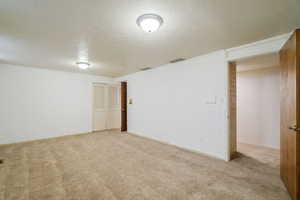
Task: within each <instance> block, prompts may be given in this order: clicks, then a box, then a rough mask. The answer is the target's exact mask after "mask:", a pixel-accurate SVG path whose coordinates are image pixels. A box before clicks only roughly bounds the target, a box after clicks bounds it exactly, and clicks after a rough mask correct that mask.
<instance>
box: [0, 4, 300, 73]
mask: <svg viewBox="0 0 300 200" xmlns="http://www.w3.org/2000/svg"><path fill="white" fill-rule="evenodd" d="M144 13H157V14H159V15H161V16H162V17H163V18H164V24H163V26H162V27H161V29H160V30H159V31H158V32H155V33H152V34H147V33H144V32H143V31H141V30H140V29H139V27H137V25H136V23H135V22H136V18H137V17H138V16H139V15H141V14H144ZM297 27H300V0H248V1H246V0H226V1H222V0H221V1H220V0H24V1H20V0H1V1H0V62H4V63H11V64H20V65H25V66H34V67H40V68H50V69H58V70H65V71H75V72H83V73H91V74H96V75H106V76H113V77H116V76H120V75H124V74H128V73H132V72H135V71H138V70H139V69H140V68H145V67H156V66H159V65H162V64H165V63H168V62H169V61H170V60H173V59H175V58H179V57H184V58H190V57H194V56H198V55H201V54H204V53H208V52H211V51H214V50H218V49H223V48H230V47H234V46H239V45H242V44H246V43H249V42H254V41H257V40H261V39H265V38H268V37H272V36H275V35H279V34H283V33H287V32H290V31H292V30H293V29H295V28H297ZM79 58H88V59H89V61H90V62H91V64H92V67H91V68H90V69H89V70H87V71H81V70H79V69H77V67H76V66H75V62H76V61H77V60H78V59H79Z"/></svg>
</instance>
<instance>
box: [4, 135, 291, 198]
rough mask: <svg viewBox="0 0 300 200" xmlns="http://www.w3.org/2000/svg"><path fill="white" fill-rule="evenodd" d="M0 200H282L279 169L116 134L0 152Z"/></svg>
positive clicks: (246, 159)
mask: <svg viewBox="0 0 300 200" xmlns="http://www.w3.org/2000/svg"><path fill="white" fill-rule="evenodd" d="M0 157H2V158H3V159H4V163H3V164H0V199H1V200H13V199H14V200H50V199H51V200H52V199H53V200H54V199H55V200H60V199H67V200H71V199H72V200H75V199H76V200H89V199H93V200H102V199H108V200H111V199H112V200H113V199H124V200H125V199H126V200H143V199H151V200H160V199H169V200H196V199H197V200H275V199H276V200H288V199H289V197H288V194H287V192H286V190H285V189H284V186H283V184H282V183H281V181H280V178H279V172H278V167H273V166H272V165H269V164H268V163H262V162H259V161H258V160H256V159H253V158H251V157H246V156H243V155H241V157H239V158H237V159H236V160H235V161H232V162H224V161H221V160H217V159H213V158H209V157H206V156H204V155H201V154H197V153H191V152H188V151H185V150H181V149H179V148H176V147H174V146H169V145H165V144H161V143H159V142H156V141H152V140H149V139H145V138H141V137H138V136H134V135H130V134H120V133H119V132H102V133H92V134H85V135H78V136H67V137H62V138H57V139H48V140H42V141H36V142H30V143H22V144H13V145H7V146H2V147H0Z"/></svg>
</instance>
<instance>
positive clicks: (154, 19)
mask: <svg viewBox="0 0 300 200" xmlns="http://www.w3.org/2000/svg"><path fill="white" fill-rule="evenodd" d="M163 22H164V21H163V18H162V17H161V16H159V15H156V14H144V15H141V16H139V17H138V18H137V20H136V23H137V25H138V26H139V27H141V29H142V30H143V31H145V32H147V33H152V32H155V31H157V30H158V29H159V27H160V26H161V25H162V24H163Z"/></svg>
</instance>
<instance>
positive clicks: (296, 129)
mask: <svg viewBox="0 0 300 200" xmlns="http://www.w3.org/2000/svg"><path fill="white" fill-rule="evenodd" d="M289 129H290V130H293V131H300V128H298V127H297V125H294V126H290V127H289Z"/></svg>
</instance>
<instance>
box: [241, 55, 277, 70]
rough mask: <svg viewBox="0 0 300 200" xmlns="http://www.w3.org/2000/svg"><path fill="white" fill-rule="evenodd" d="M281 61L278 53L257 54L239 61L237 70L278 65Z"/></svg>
mask: <svg viewBox="0 0 300 200" xmlns="http://www.w3.org/2000/svg"><path fill="white" fill-rule="evenodd" d="M279 62H280V61H279V54H278V53H273V54H267V55H261V56H255V57H251V58H247V59H243V60H239V61H237V62H236V64H237V72H242V71H250V70H258V69H263V68H269V67H278V66H279Z"/></svg>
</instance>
